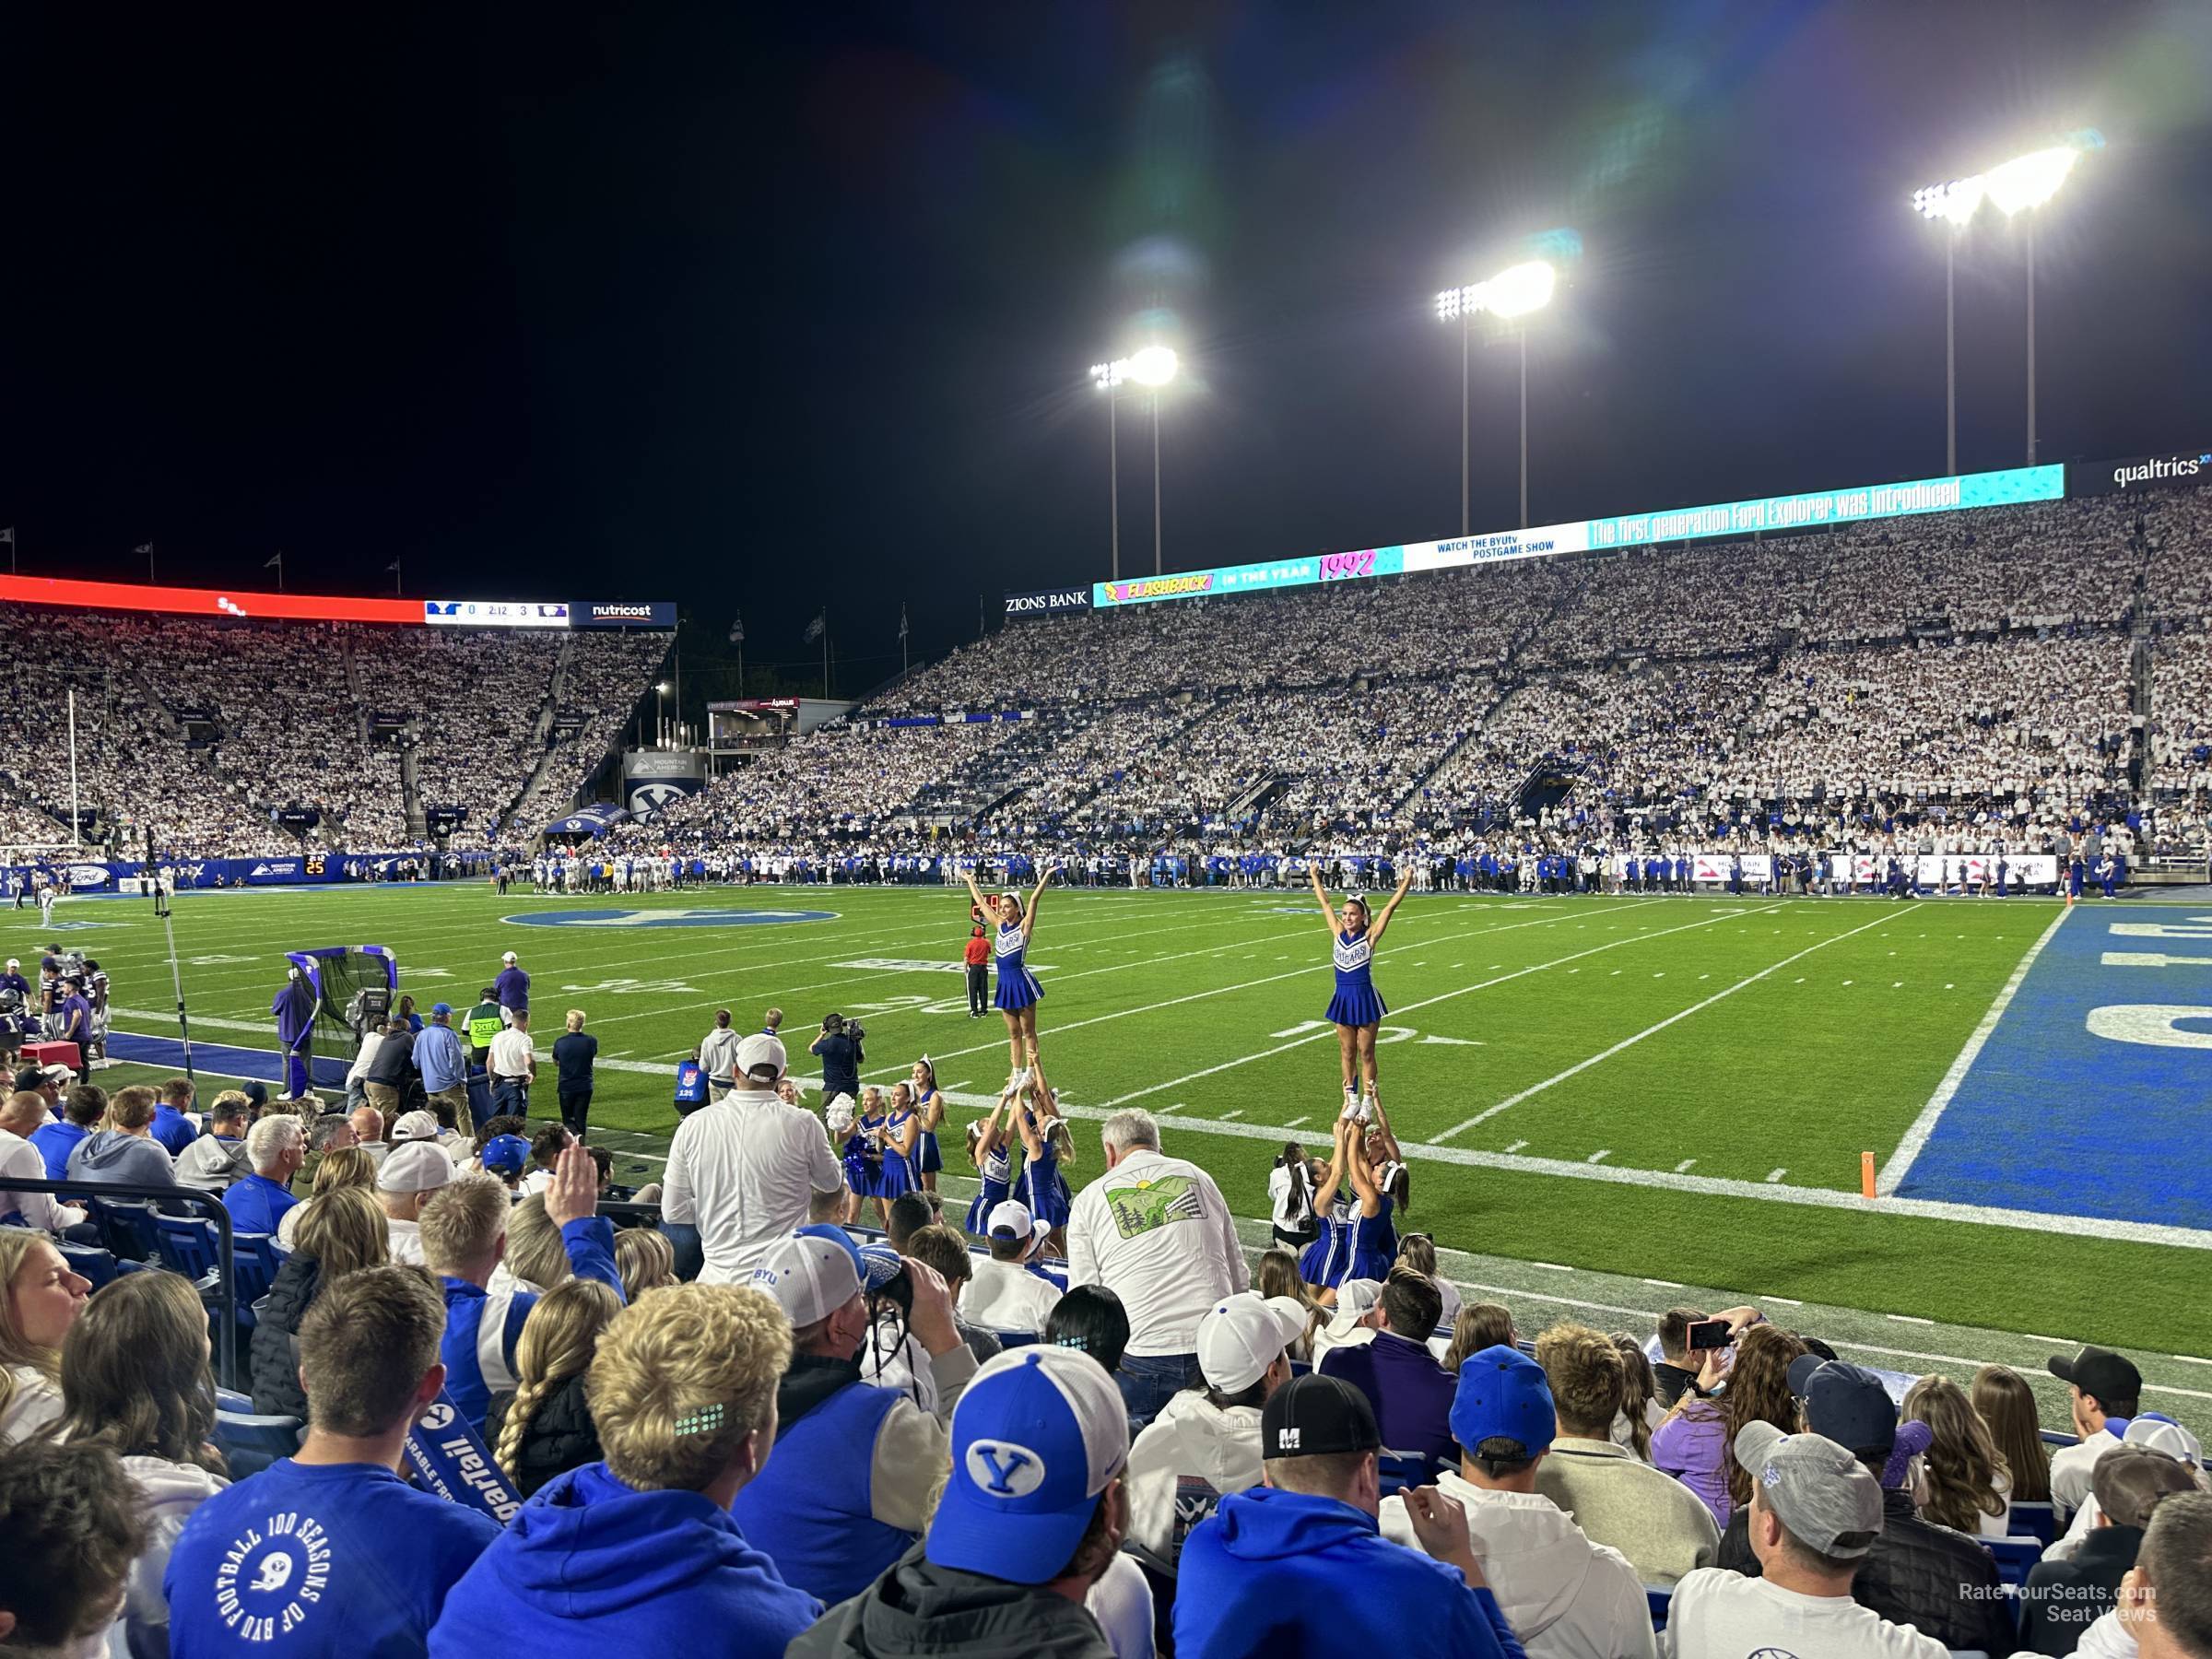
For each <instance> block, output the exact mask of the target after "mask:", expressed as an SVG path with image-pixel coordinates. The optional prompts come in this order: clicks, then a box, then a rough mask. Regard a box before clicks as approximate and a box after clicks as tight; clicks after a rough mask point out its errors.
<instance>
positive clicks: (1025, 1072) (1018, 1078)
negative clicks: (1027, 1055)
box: [1007, 1065, 1030, 1088]
mask: <svg viewBox="0 0 2212 1659" xmlns="http://www.w3.org/2000/svg"><path fill="white" fill-rule="evenodd" d="M1029 1081H1030V1068H1029V1067H1028V1066H1026V1065H1024V1066H1021V1067H1019V1068H1018V1070H1017V1071H1016V1072H1015V1073H1014V1077H1013V1080H1012V1082H1010V1083H1009V1084H1008V1085H1007V1087H1008V1088H1027V1087H1028V1086H1029Z"/></svg>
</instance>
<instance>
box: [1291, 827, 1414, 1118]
mask: <svg viewBox="0 0 2212 1659" xmlns="http://www.w3.org/2000/svg"><path fill="white" fill-rule="evenodd" d="M1306 877H1307V878H1308V879H1309V880H1310V881H1312V884H1313V897H1314V899H1315V900H1317V901H1318V902H1319V903H1320V905H1321V913H1322V917H1323V919H1324V921H1326V922H1327V923H1328V924H1329V946H1330V953H1331V956H1332V958H1333V959H1334V960H1335V967H1336V994H1335V996H1333V997H1331V998H1330V999H1329V1011H1328V1014H1327V1016H1326V1018H1327V1019H1328V1021H1329V1023H1330V1024H1331V1025H1333V1026H1335V1028H1336V1051H1337V1053H1338V1055H1339V1057H1340V1058H1341V1060H1342V1062H1343V1066H1344V1112H1343V1115H1344V1116H1346V1117H1347V1118H1350V1117H1357V1118H1359V1119H1362V1120H1368V1119H1371V1118H1373V1116H1374V1115H1375V1098H1376V1093H1375V1090H1376V1080H1375V1032H1376V1031H1377V1030H1379V1029H1380V1028H1381V1026H1382V1018H1383V1016H1384V1015H1386V1014H1388V1013H1389V1012H1390V1010H1389V1009H1388V1008H1387V1007H1385V1006H1383V1003H1382V994H1381V993H1380V992H1378V991H1377V990H1376V989H1375V982H1374V976H1373V974H1372V973H1371V971H1370V965H1371V963H1372V962H1373V960H1374V955H1375V947H1377V946H1378V945H1380V944H1382V935H1383V934H1384V932H1385V931H1387V930H1388V928H1389V926H1390V919H1391V917H1392V916H1394V915H1395V914H1396V913H1397V909H1398V901H1399V900H1402V899H1404V898H1405V897H1406V888H1409V887H1411V886H1412V885H1413V869H1412V866H1411V865H1408V866H1407V867H1406V873H1405V874H1404V875H1403V876H1401V877H1398V890H1397V891H1396V892H1394V893H1393V894H1391V896H1390V898H1389V900H1387V901H1386V902H1385V903H1384V904H1383V906H1382V910H1381V911H1379V912H1376V913H1375V915H1374V916H1373V917H1372V918H1370V916H1369V915H1368V910H1367V900H1364V899H1362V898H1359V896H1358V895H1357V894H1354V895H1352V896H1351V897H1348V898H1347V899H1346V900H1345V901H1344V914H1343V916H1342V918H1341V919H1339V917H1338V916H1337V913H1336V912H1335V911H1334V910H1333V909H1331V908H1330V906H1329V896H1328V894H1327V893H1325V892H1324V891H1323V890H1322V886H1321V871H1320V870H1319V869H1317V868H1315V867H1314V866H1313V865H1311V864H1309V865H1307V866H1306Z"/></svg>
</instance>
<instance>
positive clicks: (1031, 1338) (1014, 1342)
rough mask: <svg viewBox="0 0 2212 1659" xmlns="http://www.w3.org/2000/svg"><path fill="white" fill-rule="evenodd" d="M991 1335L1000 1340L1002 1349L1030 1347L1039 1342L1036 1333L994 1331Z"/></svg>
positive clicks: (999, 1343)
mask: <svg viewBox="0 0 2212 1659" xmlns="http://www.w3.org/2000/svg"><path fill="white" fill-rule="evenodd" d="M991 1335H994V1336H995V1337H997V1338H998V1346H999V1347H1002V1348H1011V1347H1029V1346H1030V1344H1031V1343H1033V1342H1035V1341H1036V1340H1037V1333H1036V1332H1034V1331H994V1332H992V1333H991Z"/></svg>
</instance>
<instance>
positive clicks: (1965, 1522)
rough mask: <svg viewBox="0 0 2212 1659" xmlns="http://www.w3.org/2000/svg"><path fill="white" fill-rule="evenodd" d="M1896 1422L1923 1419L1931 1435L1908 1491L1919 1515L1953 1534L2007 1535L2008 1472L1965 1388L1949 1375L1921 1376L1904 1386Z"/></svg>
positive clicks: (2009, 1515)
mask: <svg viewBox="0 0 2212 1659" xmlns="http://www.w3.org/2000/svg"><path fill="white" fill-rule="evenodd" d="M1898 1420H1899V1421H1900V1422H1905V1423H1925V1424H1926V1425H1927V1426H1928V1428H1929V1430H1930V1431H1931V1432H1932V1433H1933V1434H1934V1435H1935V1439H1934V1440H1933V1441H1930V1442H1929V1443H1928V1449H1927V1450H1926V1451H1925V1452H1924V1453H1921V1455H1920V1457H1919V1458H1918V1459H1917V1463H1918V1465H1919V1476H1918V1478H1917V1479H1916V1480H1915V1482H1914V1493H1913V1495H1914V1497H1915V1498H1916V1499H1917V1500H1918V1501H1919V1504H1920V1517H1921V1519H1922V1520H1924V1521H1933V1522H1935V1524H1936V1525H1938V1526H1947V1527H1949V1528H1950V1529H1951V1530H1952V1531H1954V1532H1962V1533H1978V1534H1980V1535H1982V1536H1983V1537H1985V1538H2002V1537H2004V1536H2006V1535H2007V1533H2009V1532H2010V1530H2011V1523H2012V1471H2011V1470H2010V1469H2008V1468H2006V1465H2005V1458H2004V1454H2003V1453H2000V1452H1999V1451H1998V1450H1997V1442H1996V1440H1995V1439H1994V1437H1993V1436H1992V1435H1991V1434H1990V1432H1989V1425H1988V1424H1987V1423H1985V1422H1983V1420H1982V1414H1981V1413H1980V1412H1978V1411H1976V1410H1975V1409H1974V1403H1973V1402H1972V1401H1971V1400H1970V1399H1968V1398H1967V1397H1966V1390H1964V1389H1963V1388H1960V1387H1959V1384H1958V1383H1956V1382H1952V1381H1951V1380H1950V1379H1949V1378H1948V1377H1923V1378H1922V1379H1921V1380H1920V1381H1919V1382H1915V1383H1913V1384H1912V1387H1910V1388H1908V1389H1906V1390H1905V1398H1904V1403H1903V1405H1902V1406H1900V1407H1899V1412H1898Z"/></svg>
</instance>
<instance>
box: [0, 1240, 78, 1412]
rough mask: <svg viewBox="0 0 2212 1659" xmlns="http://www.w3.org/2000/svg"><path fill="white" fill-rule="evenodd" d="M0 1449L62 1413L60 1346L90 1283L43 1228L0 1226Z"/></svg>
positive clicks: (73, 1321)
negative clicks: (0, 1293) (1, 1290)
mask: <svg viewBox="0 0 2212 1659" xmlns="http://www.w3.org/2000/svg"><path fill="white" fill-rule="evenodd" d="M0 1286H5V1287H6V1296H5V1297H0V1447H5V1446H12V1445H14V1444H15V1443H16V1442H17V1441H19V1440H28V1439H29V1438H30V1436H32V1435H33V1434H35V1433H37V1432H38V1431H39V1430H41V1429H43V1428H44V1427H45V1426H46V1425H47V1424H49V1423H51V1422H53V1420H54V1419H55V1418H58V1417H60V1416H61V1415H62V1388H61V1380H62V1343H63V1340H64V1339H65V1337H66V1336H67V1335H69V1327H70V1326H71V1325H73V1324H76V1319H77V1315H78V1314H80V1313H82V1312H84V1311H85V1298H86V1297H87V1296H88V1295H89V1294H90V1293H91V1289H92V1281H91V1280H90V1279H88V1278H85V1277H82V1276H80V1275H78V1274H75V1273H72V1272H71V1271H70V1270H69V1263H68V1260H67V1258H66V1257H65V1256H64V1255H63V1254H62V1253H61V1252H60V1251H58V1250H56V1249H55V1248H54V1247H53V1244H52V1243H51V1242H50V1241H48V1240H47V1238H46V1236H45V1235H44V1234H43V1233H35V1232H32V1231H31V1230H29V1228H22V1227H4V1228H0Z"/></svg>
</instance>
